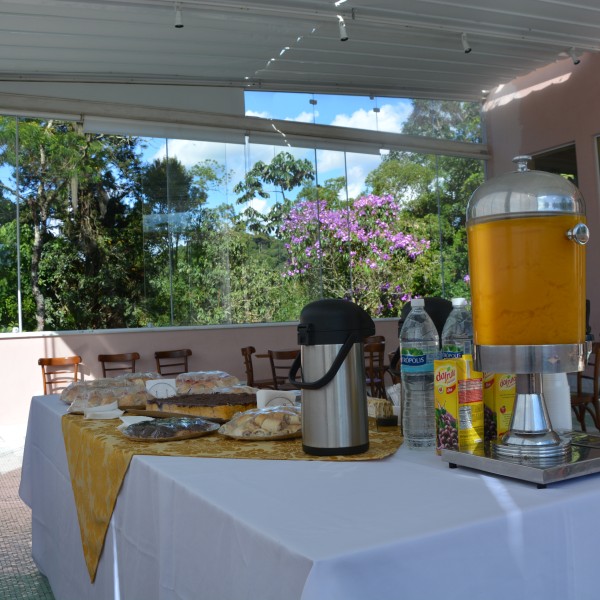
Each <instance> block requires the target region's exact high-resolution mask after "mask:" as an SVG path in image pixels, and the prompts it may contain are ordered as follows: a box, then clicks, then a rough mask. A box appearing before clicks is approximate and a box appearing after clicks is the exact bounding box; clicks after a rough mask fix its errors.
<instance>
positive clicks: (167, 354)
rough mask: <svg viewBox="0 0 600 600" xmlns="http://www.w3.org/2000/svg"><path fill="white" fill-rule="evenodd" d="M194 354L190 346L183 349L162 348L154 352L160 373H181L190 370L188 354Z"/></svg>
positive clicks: (167, 374) (165, 374) (166, 374)
mask: <svg viewBox="0 0 600 600" xmlns="http://www.w3.org/2000/svg"><path fill="white" fill-rule="evenodd" d="M191 355H192V351H191V350H190V349H189V348H185V349H183V350H161V351H159V352H155V353H154V358H155V360H156V370H157V371H158V373H159V375H163V376H169V375H179V374H180V373H187V372H188V370H189V369H188V356H191Z"/></svg>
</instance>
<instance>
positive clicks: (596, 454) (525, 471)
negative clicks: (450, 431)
mask: <svg viewBox="0 0 600 600" xmlns="http://www.w3.org/2000/svg"><path fill="white" fill-rule="evenodd" d="M561 438H563V440H564V441H568V440H570V441H571V457H570V458H568V459H563V460H557V461H537V460H536V459H526V458H522V459H510V460H507V459H505V458H494V457H492V456H491V455H489V453H488V451H487V450H486V455H485V456H479V455H476V454H471V453H468V452H460V451H456V450H442V460H444V461H446V462H448V463H449V466H450V467H452V468H455V467H459V466H460V467H467V468H469V469H476V470H478V471H484V472H486V473H492V474H494V475H503V476H505V477H512V478H513V479H521V480H523V481H529V482H531V483H536V484H537V486H538V487H540V488H543V487H546V485H548V484H549V483H555V482H557V481H565V480H567V479H573V478H575V477H582V476H583V475H591V474H592V473H599V472H600V435H597V436H596V435H590V434H586V433H582V432H580V431H569V432H566V433H564V434H561Z"/></svg>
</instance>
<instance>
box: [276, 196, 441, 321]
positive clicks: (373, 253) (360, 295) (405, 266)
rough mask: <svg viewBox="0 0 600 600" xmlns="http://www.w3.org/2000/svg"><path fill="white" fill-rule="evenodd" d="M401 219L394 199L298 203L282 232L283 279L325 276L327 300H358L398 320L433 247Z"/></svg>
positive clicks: (374, 313)
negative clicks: (423, 260)
mask: <svg viewBox="0 0 600 600" xmlns="http://www.w3.org/2000/svg"><path fill="white" fill-rule="evenodd" d="M401 214H402V207H401V205H400V204H399V202H398V201H397V200H395V199H394V198H393V197H392V196H389V195H386V196H375V195H372V194H370V195H368V196H362V197H360V198H357V199H356V200H351V201H349V202H348V203H340V202H339V201H331V200H319V201H315V200H310V199H306V200H301V201H299V202H297V203H296V204H295V205H294V206H293V207H292V209H291V210H290V211H289V213H288V214H287V216H286V218H285V219H284V222H283V225H282V227H281V233H282V236H283V237H284V238H286V242H285V247H286V249H287V251H288V254H289V259H288V265H287V269H286V271H285V273H283V276H284V277H286V278H297V279H301V280H302V279H304V280H306V281H311V280H313V279H314V278H317V277H319V276H322V282H323V293H324V295H325V296H326V297H339V298H348V299H352V300H354V301H355V302H357V303H358V304H360V305H361V306H362V307H363V308H365V309H366V310H367V311H368V312H369V313H370V314H371V315H372V316H373V317H386V316H397V315H398V313H399V310H400V308H401V305H402V303H403V302H405V301H406V300H408V299H409V298H410V292H411V290H414V289H415V287H414V279H415V277H417V276H418V271H419V266H418V262H419V257H420V256H421V255H422V254H423V253H424V252H426V251H427V249H428V248H429V245H430V244H429V241H428V240H427V239H425V237H424V236H421V235H419V232H418V226H417V224H415V230H414V231H412V232H411V233H407V232H406V229H407V227H402V225H401V223H402V219H401V218H400V216H401ZM405 225H407V224H406V222H405ZM403 229H404V231H403Z"/></svg>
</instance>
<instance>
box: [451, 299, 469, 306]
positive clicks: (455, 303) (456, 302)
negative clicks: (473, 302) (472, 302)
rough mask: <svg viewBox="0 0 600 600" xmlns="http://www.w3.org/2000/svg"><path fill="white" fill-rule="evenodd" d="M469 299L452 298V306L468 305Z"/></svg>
mask: <svg viewBox="0 0 600 600" xmlns="http://www.w3.org/2000/svg"><path fill="white" fill-rule="evenodd" d="M466 305H467V299H466V298H452V306H466Z"/></svg>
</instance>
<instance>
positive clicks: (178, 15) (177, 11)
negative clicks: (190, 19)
mask: <svg viewBox="0 0 600 600" xmlns="http://www.w3.org/2000/svg"><path fill="white" fill-rule="evenodd" d="M182 27H183V17H182V15H181V4H179V2H175V29H181V28H182Z"/></svg>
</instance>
